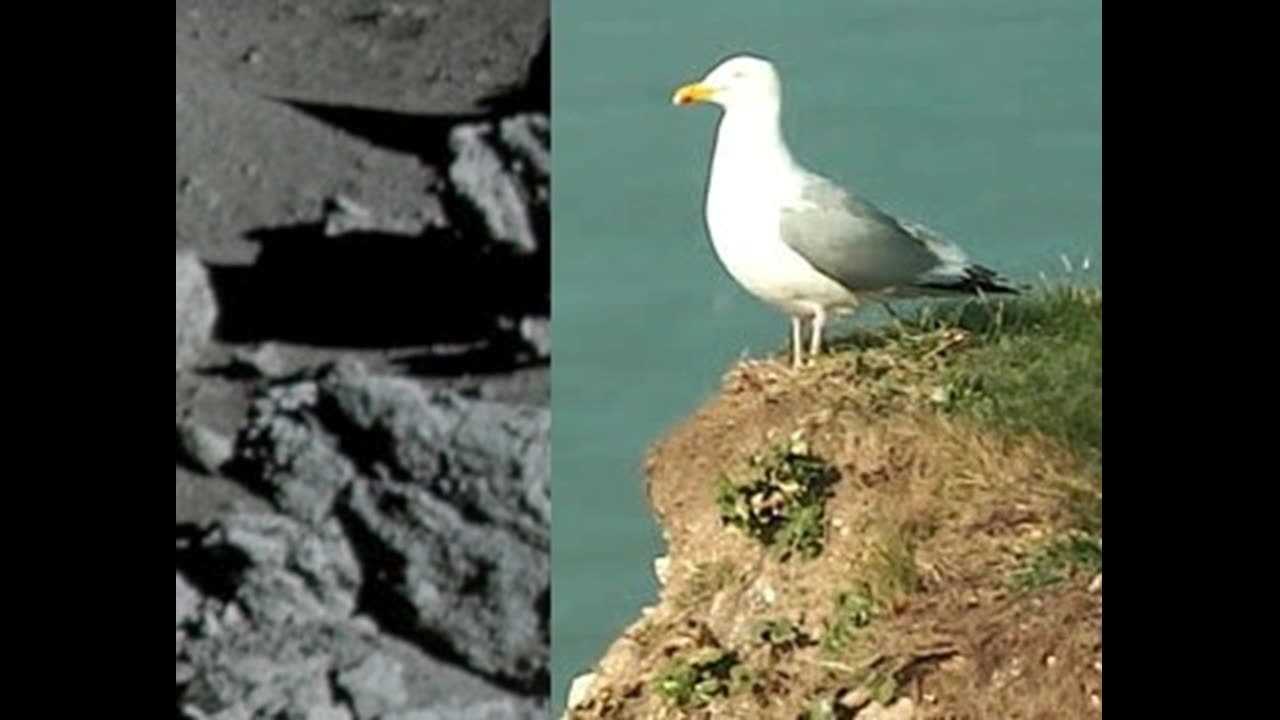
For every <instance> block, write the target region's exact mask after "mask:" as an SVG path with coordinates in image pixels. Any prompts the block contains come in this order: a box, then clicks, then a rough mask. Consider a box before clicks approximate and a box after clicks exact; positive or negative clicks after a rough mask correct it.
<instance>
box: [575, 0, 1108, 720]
mask: <svg viewBox="0 0 1280 720" xmlns="http://www.w3.org/2000/svg"><path fill="white" fill-rule="evenodd" d="M552 6H553V8H552V9H553V21H552V22H553V24H552V32H553V35H552V43H553V44H552V66H553V67H552V74H553V89H552V94H553V95H552V97H553V105H552V122H553V148H554V149H553V155H554V158H553V162H554V173H553V178H554V180H553V208H552V223H553V228H552V231H553V238H554V251H553V277H552V283H553V309H552V312H553V332H554V361H553V363H552V378H553V391H552V413H553V418H554V421H553V448H554V452H553V454H554V460H553V462H554V481H553V494H552V497H553V503H554V507H555V520H554V522H553V524H552V527H553V533H552V541H553V556H552V557H553V576H552V583H553V585H552V592H553V599H552V652H553V680H552V682H553V688H552V691H553V703H554V707H555V709H556V712H557V713H558V712H559V709H560V706H561V704H562V703H563V702H564V698H565V694H566V692H567V689H568V683H569V682H570V680H571V679H572V678H573V677H574V676H575V675H577V674H578V673H581V672H585V671H588V670H589V669H590V668H591V666H592V665H593V664H594V663H595V662H596V661H597V660H598V659H599V658H600V656H601V654H602V653H603V652H604V651H605V649H606V647H607V646H608V644H609V643H610V642H611V641H612V640H614V639H615V638H616V637H617V636H618V634H619V633H620V631H621V630H622V629H623V628H624V627H625V626H626V625H627V624H629V623H630V622H632V621H634V620H635V619H636V618H637V617H638V616H639V611H640V608H641V607H643V606H644V605H646V604H649V603H651V602H652V601H653V599H654V597H655V583H654V580H653V571H652V560H653V558H654V557H655V556H657V555H659V554H661V552H662V548H661V544H660V542H659V539H658V535H657V529H656V526H655V525H654V522H653V520H652V519H651V516H650V514H649V511H648V508H647V506H646V504H645V496H644V485H643V478H642V463H643V457H644V452H645V450H646V448H647V447H648V446H649V445H650V444H651V443H652V442H653V441H655V440H656V439H658V438H659V437H661V436H662V435H663V434H664V433H665V432H666V431H667V430H668V429H670V428H671V427H672V426H673V425H674V424H675V423H677V422H679V421H680V420H681V419H682V418H683V417H685V416H687V415H688V414H689V413H690V412H692V411H693V410H694V409H695V408H696V407H697V406H698V405H699V404H700V403H702V402H703V401H705V400H706V399H707V398H708V397H709V396H710V395H711V394H712V393H713V392H714V391H715V390H716V388H717V386H718V383H719V379H720V377H721V375H722V373H723V372H724V371H725V369H726V368H727V367H728V366H729V364H730V363H732V362H733V361H734V360H735V359H736V358H737V357H738V356H740V355H741V354H742V353H743V352H749V353H752V354H759V353H762V352H768V351H772V350H775V349H778V348H780V347H782V346H783V343H785V342H786V339H787V332H788V325H787V321H786V319H785V318H784V317H783V316H781V315H779V314H777V313H776V312H774V311H773V310H772V309H770V308H768V307H766V306H764V305H762V304H761V303H759V302H757V301H756V300H755V299H754V298H752V297H750V296H748V295H747V294H746V293H745V292H744V291H742V290H740V289H739V288H738V287H737V285H735V284H734V283H733V281H732V280H731V279H730V278H729V277H728V276H727V275H726V274H725V272H724V271H723V270H722V269H721V267H720V265H719V264H718V262H717V260H716V258H715V256H714V254H713V252H712V250H711V246H710V244H709V242H708V241H707V238H706V235H705V232H704V229H703V224H702V214H701V213H702V193H703V190H704V184H705V179H706V172H707V165H708V161H709V159H710V151H711V143H712V138H713V133H714V129H715V124H716V119H717V111H716V110H715V109H714V108H712V107H701V106H698V107H692V108H675V107H672V106H671V104H670V97H671V94H672V92H673V91H674V90H675V88H676V87H677V86H679V85H681V84H683V83H685V82H688V81H691V80H696V79H698V78H700V77H701V76H702V75H703V74H704V73H705V72H706V71H707V70H708V69H710V67H712V66H713V65H714V64H715V63H716V62H717V61H718V60H720V59H721V58H722V57H724V56H726V55H728V54H731V53H733V52H736V51H740V50H748V51H752V52H755V53H759V54H762V55H765V56H766V57H769V58H770V59H772V60H773V61H774V62H775V63H776V64H777V65H778V67H779V69H780V71H781V73H782V80H783V88H784V111H783V118H784V123H785V129H786V133H787V136H788V140H789V142H790V144H791V147H792V150H793V151H794V152H795V153H796V155H797V157H798V158H799V159H800V160H801V162H804V163H805V164H807V165H809V166H810V167H812V168H813V169H815V170H817V171H818V172H821V173H823V174H826V175H828V176H829V177H832V178H834V179H836V180H838V181H840V182H843V183H845V184H847V185H848V186H849V187H851V188H852V189H854V190H855V191H856V192H859V193H860V194H862V195H863V196H864V197H866V198H868V199H870V200H871V201H872V202H875V203H877V204H879V205H880V206H881V207H883V208H885V209H886V210H889V211H891V212H895V213H899V214H901V215H903V216H905V217H908V218H911V219H913V220H916V221H918V222H923V223H925V224H926V225H929V226H930V227H932V228H934V229H935V230H938V231H939V232H941V233H943V234H945V235H947V236H949V237H951V238H953V239H955V240H956V241H957V242H959V243H960V244H961V245H962V246H963V247H964V248H965V250H966V251H967V252H968V253H969V254H970V256H971V257H973V258H974V259H975V260H977V261H979V262H982V263H984V264H988V265H991V266H993V267H995V268H997V269H998V270H1000V271H1002V272H1004V273H1006V274H1008V275H1011V276H1013V277H1015V278H1018V279H1022V280H1026V281H1031V282H1034V281H1035V280H1036V278H1037V276H1038V275H1039V273H1041V272H1045V273H1047V274H1048V275H1050V276H1051V277H1053V276H1061V275H1062V274H1063V271H1064V270H1063V267H1064V266H1063V263H1062V261H1061V259H1060V257H1061V256H1062V255H1066V256H1068V258H1069V259H1071V260H1072V261H1073V266H1074V267H1075V273H1076V275H1077V276H1080V275H1081V274H1082V273H1081V271H1080V269H1079V264H1080V260H1081V259H1082V258H1083V257H1085V256H1088V257H1090V259H1091V264H1090V269H1089V270H1088V271H1087V272H1085V273H1083V276H1084V277H1085V279H1086V280H1088V281H1090V282H1095V283H1098V284H1101V274H1100V264H1101V263H1100V260H1101V252H1102V227H1101V223H1102V220H1101V213H1102V138H1101V132H1102V119H1101V115H1102V69H1101V65H1102V49H1101V43H1102V4H1101V1H1100V0H843V1H840V2H836V1H827V2H817V1H810V2H794V1H793V2H780V1H776V2H762V1H757V2H750V1H747V0H704V1H703V2H697V3H692V2H678V1H676V0H651V1H649V2H627V3H623V2H605V1H600V0H597V1H594V2H588V1H579V2H571V1H570V0H555V1H554V2H553V3H552ZM836 331H837V332H838V331H839V329H838V328H836ZM699 480H700V479H699V478H690V479H689V481H690V482H698V481H699Z"/></svg>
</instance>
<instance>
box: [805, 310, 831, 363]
mask: <svg viewBox="0 0 1280 720" xmlns="http://www.w3.org/2000/svg"><path fill="white" fill-rule="evenodd" d="M826 321H827V312H826V310H824V309H823V308H821V307H818V308H815V309H814V311H813V327H812V332H813V335H812V336H810V338H809V360H810V362H814V361H816V360H817V358H818V354H819V353H821V352H822V326H823V324H824V323H826Z"/></svg>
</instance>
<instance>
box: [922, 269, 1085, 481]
mask: <svg viewBox="0 0 1280 720" xmlns="http://www.w3.org/2000/svg"><path fill="white" fill-rule="evenodd" d="M940 328H954V329H960V330H963V331H965V332H967V333H969V334H970V335H971V336H972V338H973V340H974V342H973V343H972V344H971V346H970V347H969V348H968V349H966V350H965V351H964V352H960V353H956V354H955V355H954V357H953V358H951V360H950V361H949V362H948V364H947V366H946V368H945V369H944V371H943V374H944V381H945V382H946V383H947V384H948V386H949V389H950V393H949V395H950V402H949V405H950V407H951V409H953V410H956V411H959V412H962V413H965V414H967V415H969V416H971V417H973V418H975V419H977V420H979V421H981V422H984V423H988V424H991V425H994V426H997V427H1000V428H1001V429H1003V430H1007V431H1011V432H1015V433H1022V432H1029V431H1034V432H1039V433H1041V434H1043V435H1046V436H1048V437H1052V438H1056V439H1058V440H1061V441H1063V442H1065V443H1066V444H1067V445H1068V446H1070V447H1071V448H1073V449H1075V450H1077V451H1079V452H1081V453H1088V454H1091V455H1096V456H1098V457H1099V458H1100V456H1101V454H1102V293H1101V291H1098V290H1091V289H1081V288H1058V289H1052V290H1043V291H1038V292H1035V293H1032V294H1030V295H1028V296H1026V297H1025V298H1019V299H1016V300H1011V301H1000V302H990V303H985V304H980V303H965V304H963V305H959V306H953V307H950V308H941V309H935V310H929V309H925V310H924V311H922V312H921V313H920V315H919V316H917V317H916V318H915V319H913V320H912V321H909V322H908V323H907V330H908V332H911V331H914V332H925V331H929V330H936V329H940Z"/></svg>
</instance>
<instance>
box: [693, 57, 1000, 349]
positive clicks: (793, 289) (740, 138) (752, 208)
mask: <svg viewBox="0 0 1280 720" xmlns="http://www.w3.org/2000/svg"><path fill="white" fill-rule="evenodd" d="M672 103H673V104H675V105H690V104H694V103H712V104H715V105H718V106H720V108H722V109H723V113H722V114H721V117H720V122H719V128H718V129H717V131H716V141H715V148H714V151H713V155H712V159H711V172H710V177H709V179H708V181H707V190H706V203H705V217H706V223H707V232H708V234H709V235H710V237H711V244H712V247H713V248H714V249H715V252H716V255H717V257H718V258H719V260H720V262H721V264H722V265H723V266H724V268H725V270H726V271H728V273H729V274H730V275H731V276H732V277H733V278H734V279H735V280H736V281H737V282H738V283H739V284H741V285H742V286H743V288H745V289H746V290H747V291H748V292H750V293H751V294H752V295H754V296H755V297H757V298H759V299H760V300H762V301H764V302H765V303H767V304H769V305H772V306H774V307H776V308H778V309H780V310H782V311H783V312H785V313H786V314H788V315H789V316H790V318H791V359H792V366H793V367H796V368H799V367H801V366H803V365H805V364H806V363H805V361H804V359H803V357H802V356H803V351H804V342H803V338H802V334H803V326H804V324H805V322H806V321H807V322H809V324H810V326H811V335H810V340H809V357H810V360H809V361H810V362H812V360H813V358H814V357H816V356H817V355H819V354H820V353H821V352H822V331H823V326H824V324H825V323H826V322H827V319H828V317H830V316H838V315H847V314H850V313H853V312H854V311H856V310H857V309H858V307H859V306H861V305H863V304H865V303H869V302H885V301H888V300H893V299H903V298H911V297H925V296H957V295H978V296H983V295H986V294H1017V293H1018V292H1019V290H1018V288H1017V287H1015V286H1014V285H1013V284H1011V283H1010V282H1009V281H1008V280H1006V279H1004V278H1002V277H1000V276H999V275H998V274H997V273H996V272H995V271H994V270H991V269H990V268H987V267H984V266H982V265H978V264H975V263H973V262H971V261H970V260H969V259H968V257H967V256H966V255H965V253H964V252H963V251H962V250H961V249H960V248H959V247H958V246H957V245H956V244H955V243H953V242H951V241H950V240H947V239H945V238H943V237H942V236H941V235H939V234H938V233H935V232H934V231H932V230H930V229H929V228H926V227H925V226H923V225H920V224H918V223H915V222H911V221H908V220H902V219H899V218H896V217H894V216H893V215H890V214H889V213H887V212H885V211H883V210H881V209H880V208H877V207H876V206H875V205H873V204H871V203H870V202H867V201H866V200H864V199H862V198H859V197H857V196H856V195H854V194H853V193H852V192H850V191H848V190H846V189H845V188H843V187H841V186H840V185H838V184H836V183H835V182H833V181H831V180H829V179H827V178H826V177H823V176H822V175H819V174H817V173H814V172H812V171H810V170H808V169H806V168H804V167H803V166H801V165H800V164H799V163H798V162H796V160H795V159H794V158H793V157H792V155H791V151H790V150H789V149H788V148H787V143H786V141H785V139H784V138H783V133H782V122H781V113H782V81H781V78H780V77H779V74H778V71H777V70H776V69H775V68H774V66H773V64H772V63H771V62H769V61H768V60H765V59H763V58H761V57H757V56H754V55H736V56H733V57H730V58H728V59H726V60H724V61H723V62H721V63H720V64H719V65H717V66H716V67H715V68H714V69H712V70H711V72H709V73H708V74H707V75H706V77H704V78H703V79H702V80H700V81H698V82H694V83H690V84H688V85H684V86H683V87H681V88H679V89H678V90H676V92H675V95H674V96H673V97H672Z"/></svg>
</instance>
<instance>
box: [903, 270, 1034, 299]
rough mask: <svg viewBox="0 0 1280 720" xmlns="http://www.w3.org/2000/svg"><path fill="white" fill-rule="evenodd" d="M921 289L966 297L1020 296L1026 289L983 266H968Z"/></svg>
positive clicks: (936, 278) (921, 284) (924, 285)
mask: <svg viewBox="0 0 1280 720" xmlns="http://www.w3.org/2000/svg"><path fill="white" fill-rule="evenodd" d="M919 287H920V288H922V289H928V290H940V291H943V292H948V293H961V294H965V295H1018V294H1020V293H1021V292H1022V291H1023V290H1025V289H1026V287H1025V286H1023V287H1019V286H1017V285H1015V284H1014V283H1013V282H1012V281H1010V280H1008V279H1007V278H1003V277H1001V276H1000V275H999V274H998V273H997V272H996V271H995V270H992V269H991V268H988V267H984V266H982V265H966V266H964V267H963V268H960V269H958V271H956V272H952V273H948V274H947V275H946V276H942V277H938V276H935V277H933V278H930V279H928V280H926V281H925V282H922V283H920V284H919Z"/></svg>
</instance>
